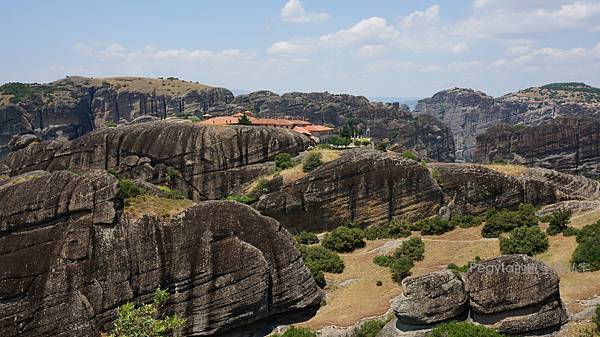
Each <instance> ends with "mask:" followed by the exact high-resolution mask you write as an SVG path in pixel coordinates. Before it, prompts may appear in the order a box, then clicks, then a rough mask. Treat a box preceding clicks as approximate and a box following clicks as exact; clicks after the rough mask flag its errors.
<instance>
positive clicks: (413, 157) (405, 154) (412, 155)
mask: <svg viewBox="0 0 600 337" xmlns="http://www.w3.org/2000/svg"><path fill="white" fill-rule="evenodd" d="M402 157H404V158H406V159H411V160H414V161H419V157H417V155H416V154H415V153H414V152H412V151H411V150H406V151H404V152H402Z"/></svg>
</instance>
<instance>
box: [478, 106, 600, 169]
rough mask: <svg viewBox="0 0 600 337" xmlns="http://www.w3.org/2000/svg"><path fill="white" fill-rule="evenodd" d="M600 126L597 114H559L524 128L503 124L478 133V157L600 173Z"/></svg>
mask: <svg viewBox="0 0 600 337" xmlns="http://www.w3.org/2000/svg"><path fill="white" fill-rule="evenodd" d="M599 130H600V120H599V119H598V118H597V116H576V117H572V116H566V117H558V118H556V119H553V120H551V121H548V122H544V123H541V124H539V125H535V126H529V127H522V128H515V127H511V126H508V125H504V124H501V125H497V126H495V127H492V128H489V129H488V130H487V131H486V132H484V133H482V134H481V135H479V136H478V137H477V146H476V148H475V150H474V160H476V161H479V162H493V161H495V160H506V161H510V162H515V163H519V164H525V165H528V166H539V167H544V168H550V169H554V170H559V171H563V172H568V173H572V174H585V175H588V176H592V177H598V176H600V164H599V162H600V161H599V158H600V147H599V146H598V144H599V143H600V131H599Z"/></svg>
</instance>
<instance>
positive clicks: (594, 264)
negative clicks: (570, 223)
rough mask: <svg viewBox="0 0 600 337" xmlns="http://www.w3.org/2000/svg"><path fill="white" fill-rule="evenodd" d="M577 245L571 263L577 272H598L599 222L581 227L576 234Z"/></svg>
mask: <svg viewBox="0 0 600 337" xmlns="http://www.w3.org/2000/svg"><path fill="white" fill-rule="evenodd" d="M577 242H578V243H579V245H578V246H577V248H576V249H575V252H574V253H573V257H572V258H571V263H573V265H574V266H575V268H577V270H578V271H596V270H600V221H598V222H596V223H595V224H592V225H587V226H585V227H583V228H582V229H581V230H580V231H579V233H578V234H577Z"/></svg>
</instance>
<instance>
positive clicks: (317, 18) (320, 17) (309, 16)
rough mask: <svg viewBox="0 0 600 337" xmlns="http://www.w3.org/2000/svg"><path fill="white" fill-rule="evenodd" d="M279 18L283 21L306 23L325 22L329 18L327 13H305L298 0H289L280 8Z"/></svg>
mask: <svg viewBox="0 0 600 337" xmlns="http://www.w3.org/2000/svg"><path fill="white" fill-rule="evenodd" d="M281 18H282V20H283V21H285V22H296V23H307V22H325V21H327V20H329V18H330V15H329V14H328V13H323V12H322V13H307V12H306V11H305V10H304V7H303V6H302V2H301V1H300V0H289V1H288V2H287V3H286V4H285V5H284V6H283V8H282V9H281Z"/></svg>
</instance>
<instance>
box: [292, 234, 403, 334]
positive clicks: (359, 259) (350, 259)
mask: <svg viewBox="0 0 600 337" xmlns="http://www.w3.org/2000/svg"><path fill="white" fill-rule="evenodd" d="M384 243H385V240H378V241H370V242H368V243H367V246H366V247H365V248H363V249H360V250H358V251H355V252H354V253H352V254H340V257H341V258H342V259H343V260H344V264H345V266H346V267H345V269H344V272H343V273H341V274H326V275H325V278H326V279H327V282H328V283H329V284H332V283H335V284H339V283H341V282H344V281H346V282H349V284H348V285H345V286H333V287H329V288H328V289H326V293H327V300H326V301H327V304H326V305H325V306H323V307H321V308H320V309H319V311H318V313H317V315H316V316H315V317H313V318H312V319H310V320H308V321H306V322H304V323H302V324H300V325H301V326H304V327H308V328H311V329H320V328H322V327H325V326H330V325H336V326H340V327H345V326H351V325H354V324H356V322H358V321H360V320H361V319H363V318H366V317H372V316H380V315H383V314H385V313H386V312H387V311H388V309H389V307H390V303H389V300H391V299H393V298H394V297H396V296H398V295H399V294H400V293H401V291H402V289H401V288H400V286H398V285H397V284H396V283H395V282H393V281H392V279H391V276H390V272H389V271H388V269H387V268H384V267H380V266H377V265H376V264H374V263H373V257H375V256H376V255H378V254H377V253H376V252H372V250H373V249H375V248H377V247H380V246H381V245H383V244H384ZM377 281H382V285H381V286H379V287H378V286H377V284H376V282H377ZM350 282H351V283H350Z"/></svg>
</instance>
